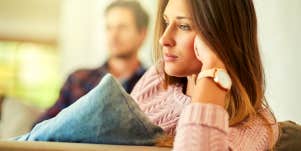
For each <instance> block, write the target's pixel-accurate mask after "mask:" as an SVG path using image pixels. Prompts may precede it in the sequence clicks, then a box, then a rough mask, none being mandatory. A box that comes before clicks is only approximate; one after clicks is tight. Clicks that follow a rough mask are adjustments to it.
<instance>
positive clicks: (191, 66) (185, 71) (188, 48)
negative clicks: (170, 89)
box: [159, 0, 202, 77]
mask: <svg viewBox="0 0 301 151" xmlns="http://www.w3.org/2000/svg"><path fill="white" fill-rule="evenodd" d="M163 16H164V20H165V24H166V28H165V31H164V33H163V35H162V36H161V38H160V40H159V42H160V44H161V45H162V47H163V49H162V50H163V55H164V56H163V57H164V70H165V72H166V73H167V74H168V75H171V76H176V77H185V76H188V75H191V74H197V73H198V72H200V70H201V67H202V63H201V62H200V61H199V60H198V59H197V58H196V56H195V54H194V49H193V48H194V45H193V42H194V38H195V36H196V31H195V29H194V27H193V24H192V20H191V15H190V13H189V11H188V7H187V4H186V0H169V2H168V4H167V6H166V8H165V11H164V14H163Z"/></svg>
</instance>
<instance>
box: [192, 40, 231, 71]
mask: <svg viewBox="0 0 301 151" xmlns="http://www.w3.org/2000/svg"><path fill="white" fill-rule="evenodd" d="M194 52H195V55H196V57H197V58H198V59H199V60H200V61H201V62H202V64H203V67H202V70H206V69H212V68H225V67H224V64H223V62H222V61H221V60H220V59H219V58H218V57H217V55H216V54H215V53H214V52H213V51H212V50H211V48H209V47H208V45H207V44H206V43H205V42H204V41H203V40H202V39H201V37H200V36H196V37H195V38H194Z"/></svg>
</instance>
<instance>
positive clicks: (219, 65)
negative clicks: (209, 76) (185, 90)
mask: <svg viewBox="0 0 301 151" xmlns="http://www.w3.org/2000/svg"><path fill="white" fill-rule="evenodd" d="M213 68H221V69H226V67H225V65H224V63H223V62H221V61H208V62H206V63H203V66H202V69H201V71H204V70H208V69H213Z"/></svg>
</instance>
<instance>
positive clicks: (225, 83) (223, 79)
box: [214, 70, 232, 90]
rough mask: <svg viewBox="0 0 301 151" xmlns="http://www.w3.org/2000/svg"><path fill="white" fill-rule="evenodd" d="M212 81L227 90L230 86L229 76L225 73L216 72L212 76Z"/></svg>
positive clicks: (221, 71)
mask: <svg viewBox="0 0 301 151" xmlns="http://www.w3.org/2000/svg"><path fill="white" fill-rule="evenodd" d="M214 81H215V82H216V83H218V84H219V85H220V86H221V87H223V88H225V89H227V90H229V89H230V88H231V85H232V81H231V78H230V76H229V75H228V73H227V72H226V71H223V70H217V71H216V73H215V76H214Z"/></svg>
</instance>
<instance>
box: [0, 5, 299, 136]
mask: <svg viewBox="0 0 301 151" xmlns="http://www.w3.org/2000/svg"><path fill="white" fill-rule="evenodd" d="M110 2H111V0H89V1H84V0H26V1H20V0H0V94H3V95H5V96H6V99H8V100H12V102H14V103H13V104H11V105H9V107H7V108H5V109H4V108H3V107H2V115H1V122H2V125H0V126H1V127H3V125H5V124H3V122H4V120H5V117H6V118H7V117H9V119H14V120H15V121H16V120H19V121H20V120H25V121H28V120H26V119H24V117H22V116H25V113H24V112H26V115H28V116H29V117H30V116H32V115H33V114H39V113H41V112H42V111H43V110H44V109H46V108H48V107H50V106H51V105H52V104H53V103H54V102H55V100H56V99H57V96H58V93H59V89H60V87H61V86H62V84H63V82H64V80H65V79H66V77H67V76H68V74H70V73H71V72H72V71H74V70H75V69H78V68H92V67H93V68H94V67H98V66H99V65H101V64H102V63H103V62H104V61H105V58H106V55H107V54H106V53H107V51H106V43H105V39H106V37H105V36H104V35H105V34H104V28H105V23H104V14H103V11H104V8H105V7H106V6H107V5H108V4H109V3H110ZM140 2H141V3H142V4H143V6H144V7H145V9H146V10H147V11H148V13H149V15H150V17H151V18H150V19H151V21H150V26H149V31H148V38H147V40H146V42H145V43H144V45H143V47H142V49H141V51H140V58H141V60H142V61H143V63H144V64H145V65H146V66H150V65H151V64H152V60H151V50H152V42H153V41H152V37H153V28H154V19H155V11H156V2H157V1H153V0H140ZM254 2H255V7H256V9H257V16H258V24H259V39H260V47H261V52H262V58H263V62H264V67H265V73H266V82H267V91H266V96H267V100H268V102H269V103H270V105H271V107H272V109H273V111H274V113H275V115H276V117H277V118H278V119H279V120H294V121H297V122H299V123H301V99H300V95H299V94H300V93H301V91H300V88H299V86H301V79H300V78H301V67H299V66H300V65H301V51H300V48H301V36H300V35H301V29H300V27H301V17H300V16H301V9H300V8H301V1H300V0H287V1H284V0H255V1H254ZM0 100H1V98H0ZM19 104H22V105H21V106H22V107H20V105H19ZM3 105H7V104H3ZM7 106H8V105H7ZM23 106H25V107H23ZM21 108H22V109H23V110H24V112H20V113H19V112H18V113H19V114H22V115H20V116H21V117H19V118H11V116H12V115H15V116H17V115H16V114H17V111H20V110H21ZM24 108H25V109H24ZM3 110H5V111H6V110H8V111H7V112H8V113H3V112H4V111H3ZM23 110H21V111H23ZM28 112H30V114H27V113H28ZM3 114H5V115H3ZM10 124H11V123H10ZM8 125H9V124H8ZM13 125H16V124H13ZM7 136H9V135H8V134H7Z"/></svg>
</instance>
